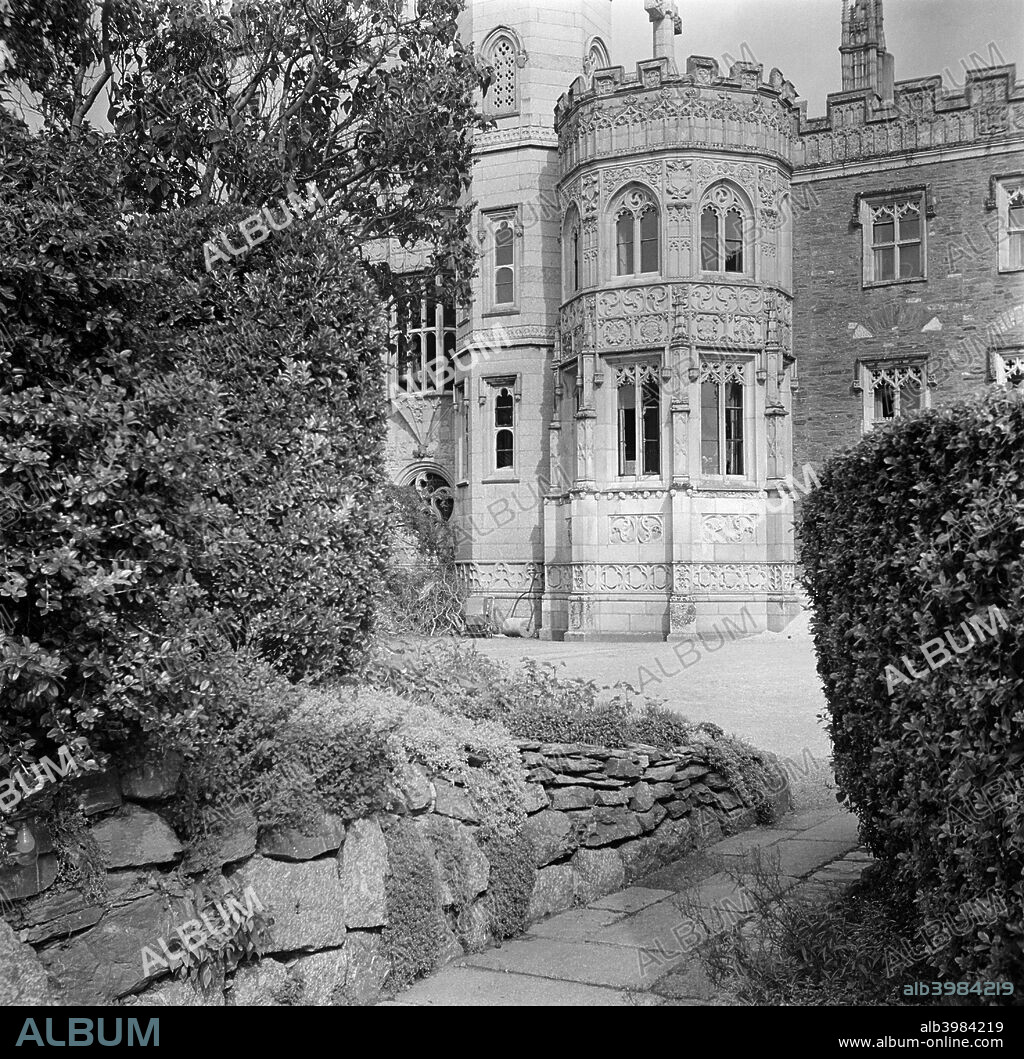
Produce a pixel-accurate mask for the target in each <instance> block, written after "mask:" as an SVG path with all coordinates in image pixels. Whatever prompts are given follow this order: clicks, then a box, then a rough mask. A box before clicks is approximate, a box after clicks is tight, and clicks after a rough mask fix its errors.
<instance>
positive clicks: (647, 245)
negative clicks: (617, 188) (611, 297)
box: [612, 187, 661, 276]
mask: <svg viewBox="0 0 1024 1059" xmlns="http://www.w3.org/2000/svg"><path fill="white" fill-rule="evenodd" d="M612 216H613V217H614V218H615V275H616V276H637V275H641V274H646V273H653V272H658V271H660V269H661V245H660V244H661V235H660V227H661V214H660V212H659V210H658V206H657V203H656V202H655V201H654V197H653V196H652V195H651V193H650V192H649V191H648V190H647V189H646V188H638V187H632V188H628V189H627V190H626V191H624V192H623V193H622V194H621V195H619V196H618V197H617V199H616V200H615V203H614V204H613V206H612Z"/></svg>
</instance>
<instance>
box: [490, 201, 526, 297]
mask: <svg viewBox="0 0 1024 1059" xmlns="http://www.w3.org/2000/svg"><path fill="white" fill-rule="evenodd" d="M482 225H483V226H482V229H481V237H482V239H483V240H484V241H485V246H486V253H485V262H484V267H483V268H482V269H481V271H482V272H483V273H484V276H485V277H487V276H488V275H489V279H485V282H484V295H485V298H484V302H485V304H484V310H485V312H488V313H516V312H518V311H519V255H520V246H521V239H522V228H521V226H520V224H519V210H518V207H515V206H507V207H503V208H501V209H494V210H488V211H487V212H486V213H485V214H484V219H483V222H482Z"/></svg>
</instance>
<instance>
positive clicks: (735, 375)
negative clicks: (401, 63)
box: [700, 361, 746, 475]
mask: <svg viewBox="0 0 1024 1059" xmlns="http://www.w3.org/2000/svg"><path fill="white" fill-rule="evenodd" d="M700 378H701V383H700V463H701V473H702V474H706V475H743V474H744V473H745V471H744V467H745V464H746V458H745V452H744V423H743V417H744V397H745V383H746V374H745V368H744V366H743V365H742V364H740V363H733V362H729V361H705V362H704V363H702V364H701V374H700Z"/></svg>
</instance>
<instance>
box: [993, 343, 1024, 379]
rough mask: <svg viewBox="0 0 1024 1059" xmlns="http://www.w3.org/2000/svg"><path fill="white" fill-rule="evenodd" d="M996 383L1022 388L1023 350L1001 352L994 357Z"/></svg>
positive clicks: (1023, 375)
mask: <svg viewBox="0 0 1024 1059" xmlns="http://www.w3.org/2000/svg"><path fill="white" fill-rule="evenodd" d="M995 361H996V382H998V383H1000V384H1001V385H1003V386H1020V387H1024V348H1021V349H1012V350H1001V351H1000V352H999V353H997V354H996V356H995Z"/></svg>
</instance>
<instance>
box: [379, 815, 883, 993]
mask: <svg viewBox="0 0 1024 1059" xmlns="http://www.w3.org/2000/svg"><path fill="white" fill-rule="evenodd" d="M756 850H760V851H762V853H761V854H760V856H761V858H762V860H763V861H764V862H765V863H770V864H777V865H778V873H779V879H780V882H781V884H782V885H783V887H785V888H787V889H788V888H792V887H801V888H802V889H803V890H804V891H805V892H807V893H809V894H811V895H817V894H820V895H822V896H825V895H827V894H828V893H829V892H832V891H833V890H834V888H835V887H837V886H846V885H849V884H850V883H852V882H853V881H855V880H856V879H857V878H858V877H859V876H860V873H861V872H862V871H863V870H864V868H865V867H867V865H868V864H869V863H870V861H871V858H870V856H869V855H868V854H867V853H866V852H864V851H863V850H862V849H860V848H859V845H858V838H857V820H856V817H854V816H853V815H851V814H849V813H844V812H840V811H838V810H837V809H836V808H830V809H820V810H819V809H815V810H810V811H803V812H792V813H789V814H787V815H786V816H784V817H783V818H782V819H781V820H779V821H778V823H776V824H775V825H774V826H773V827H772V828H755V829H753V830H751V831H745V832H743V833H742V834H739V835H733V836H732V837H730V838H726V839H723V840H722V841H721V842H718V843H716V844H715V845H713V846H709V847H708V848H706V849H704V850H702V851H700V852H699V853H696V854H694V855H692V856H690V857H687V858H684V859H683V860H680V861H676V862H675V863H673V864H669V865H668V866H667V867H664V868H661V869H659V870H658V871H656V872H654V873H652V874H651V875H649V876H647V877H646V878H645V879H644V880H643V885H642V886H631V887H629V888H628V889H626V890H622V891H620V892H619V893H616V894H611V895H609V896H608V897H603V898H601V899H600V900H598V901H594V902H592V903H591V904H589V905H587V906H586V907H585V908H577V909H573V910H572V911H571V912H563V913H561V914H560V915H555V916H549V917H548V918H547V919H544V920H541V921H540V922H537V923H534V924H533V925H532V926H531V927H530V929H529V931H528V932H527V934H526V935H525V936H524V937H523V938H521V939H517V940H515V941H510V942H506V943H505V944H504V945H503V946H502V947H501V948H494V949H488V950H487V951H486V952H481V953H477V954H476V955H473V956H466V957H463V958H462V959H459V960H456V961H455V962H454V963H452V964H450V965H449V966H448V967H445V968H444V969H442V970H441V971H439V972H438V973H437V974H435V975H433V976H431V977H430V978H426V979H424V980H422V981H420V982H417V983H416V984H415V985H413V986H412V987H411V988H410V989H408V990H406V991H405V992H404V993H402V994H400V995H399V996H397V997H396V998H395V999H394V1000H392V1001H386V1002H385V1004H386V1005H402V1006H405V1005H424V1006H460V1007H467V1006H491V1005H494V1006H517V1005H542V1006H566V1007H575V1006H604V1005H612V1006H637V1005H640V1006H648V1005H661V1004H672V1005H685V1004H707V1003H714V1002H715V1000H716V997H715V993H714V990H713V988H712V987H711V986H710V983H708V982H707V980H706V979H705V977H704V975H703V973H702V971H701V967H700V962H699V960H698V958H697V956H696V954H695V953H694V952H693V946H694V944H695V943H697V942H699V941H700V940H701V938H702V937H703V936H706V935H705V934H704V933H703V927H702V923H701V922H700V920H710V921H714V922H716V923H719V924H721V926H722V928H723V929H724V928H726V927H729V926H731V925H733V924H735V923H737V922H742V921H749V920H751V919H752V908H753V906H752V905H751V902H750V898H749V895H748V894H747V893H746V891H745V890H744V888H743V886H742V885H740V884H739V883H738V882H737V881H736V879H735V878H734V876H735V875H740V876H742V875H743V870H744V868H745V867H746V868H748V869H749V867H750V866H751V864H752V863H753V860H754V858H755V857H756V856H757V854H755V852H754V851H756ZM697 910H700V912H699V915H698V919H695V918H694V913H695V912H696V911H697Z"/></svg>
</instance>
